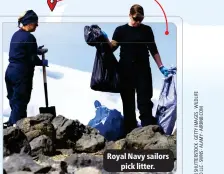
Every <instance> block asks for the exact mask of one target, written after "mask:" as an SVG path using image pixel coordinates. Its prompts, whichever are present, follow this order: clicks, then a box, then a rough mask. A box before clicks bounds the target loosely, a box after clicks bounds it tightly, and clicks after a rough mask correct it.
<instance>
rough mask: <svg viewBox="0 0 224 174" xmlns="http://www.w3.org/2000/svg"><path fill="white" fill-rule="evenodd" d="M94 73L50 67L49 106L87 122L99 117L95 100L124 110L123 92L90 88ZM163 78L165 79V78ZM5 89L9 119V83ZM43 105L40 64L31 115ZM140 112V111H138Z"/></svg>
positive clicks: (5, 56) (155, 97) (36, 74)
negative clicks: (96, 114)
mask: <svg viewBox="0 0 224 174" xmlns="http://www.w3.org/2000/svg"><path fill="white" fill-rule="evenodd" d="M3 62H4V72H5V70H6V68H7V65H8V53H4V61H3ZM90 78H91V73H88V72H82V71H79V70H76V69H71V68H68V67H63V66H59V65H54V64H50V65H49V67H47V82H48V97H49V105H50V106H55V107H56V112H57V115H59V114H61V115H63V116H65V117H67V118H70V119H78V120H79V121H81V122H82V123H84V124H87V123H88V122H89V120H90V119H92V118H93V117H94V116H95V108H94V101H95V100H99V101H100V102H101V103H102V105H105V106H107V107H108V108H110V109H117V110H118V111H120V112H121V113H122V102H121V98H120V95H119V94H112V93H105V92H97V91H93V90H91V89H90ZM161 80H162V79H161ZM3 86H4V89H3V95H4V98H3V109H4V110H3V116H4V120H3V121H7V120H8V117H9V115H10V111H11V109H10V107H9V103H8V99H7V98H6V95H7V92H6V86H5V83H4V85H3ZM159 94H160V90H157V89H154V97H153V101H156V100H157V99H158V97H159ZM39 107H45V99H44V87H43V73H42V67H36V70H35V74H34V80H33V91H32V96H31V101H30V103H29V105H28V110H27V112H28V116H35V115H37V114H38V113H39ZM136 112H137V114H138V110H136Z"/></svg>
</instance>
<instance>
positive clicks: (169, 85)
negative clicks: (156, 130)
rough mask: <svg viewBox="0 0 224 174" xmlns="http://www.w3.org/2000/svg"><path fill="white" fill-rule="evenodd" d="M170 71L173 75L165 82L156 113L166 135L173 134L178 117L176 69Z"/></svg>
mask: <svg viewBox="0 0 224 174" xmlns="http://www.w3.org/2000/svg"><path fill="white" fill-rule="evenodd" d="M169 70H170V72H171V74H170V75H169V76H168V77H167V78H166V79H165V80H164V84H163V88H162V91H161V94H160V97H159V101H158V107H157V111H156V118H157V119H158V125H159V126H160V127H161V128H162V129H163V131H164V133H165V134H166V135H171V134H172V131H173V129H174V126H175V122H176V115H177V114H176V108H177V93H176V68H171V69H169Z"/></svg>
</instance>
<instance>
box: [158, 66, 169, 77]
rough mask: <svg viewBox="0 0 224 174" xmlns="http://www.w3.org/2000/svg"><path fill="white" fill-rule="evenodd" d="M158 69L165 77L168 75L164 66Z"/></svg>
mask: <svg viewBox="0 0 224 174" xmlns="http://www.w3.org/2000/svg"><path fill="white" fill-rule="evenodd" d="M159 70H160V71H161V73H162V74H163V75H164V76H165V77H167V76H168V75H169V70H168V69H167V68H166V67H164V66H161V67H160V68H159Z"/></svg>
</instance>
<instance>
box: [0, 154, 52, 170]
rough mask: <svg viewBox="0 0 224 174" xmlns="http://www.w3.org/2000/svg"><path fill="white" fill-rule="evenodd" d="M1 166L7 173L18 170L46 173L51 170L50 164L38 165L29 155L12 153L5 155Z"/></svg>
mask: <svg viewBox="0 0 224 174" xmlns="http://www.w3.org/2000/svg"><path fill="white" fill-rule="evenodd" d="M3 168H4V169H5V171H6V172H7V173H12V172H19V171H25V172H34V173H47V172H49V171H50V170H51V166H44V167H43V166H40V165H38V164H36V163H35V162H34V161H33V159H32V158H31V157H30V156H28V155H25V154H23V155H20V154H13V155H11V156H8V157H5V158H4V161H3Z"/></svg>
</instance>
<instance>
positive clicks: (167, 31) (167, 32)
mask: <svg viewBox="0 0 224 174" xmlns="http://www.w3.org/2000/svg"><path fill="white" fill-rule="evenodd" d="M155 1H156V3H157V4H158V5H159V6H160V8H161V10H162V11H163V15H164V17H165V20H166V31H165V35H168V34H169V30H168V22H167V17H166V13H165V11H164V9H163V7H162V5H161V4H160V3H159V2H158V1H157V0H155Z"/></svg>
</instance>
